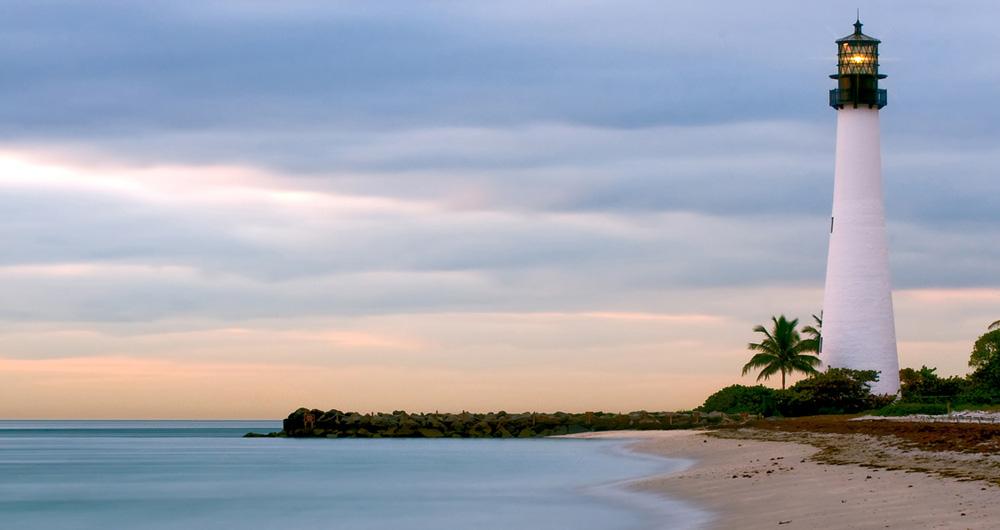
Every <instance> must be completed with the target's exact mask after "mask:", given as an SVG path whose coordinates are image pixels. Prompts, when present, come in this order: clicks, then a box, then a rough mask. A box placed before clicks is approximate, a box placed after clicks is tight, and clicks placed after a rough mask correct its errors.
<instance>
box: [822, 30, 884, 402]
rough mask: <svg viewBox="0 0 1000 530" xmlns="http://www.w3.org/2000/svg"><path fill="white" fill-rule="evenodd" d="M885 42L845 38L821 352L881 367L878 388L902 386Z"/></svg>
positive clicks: (831, 361) (844, 363) (833, 100)
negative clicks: (892, 268) (884, 124)
mask: <svg viewBox="0 0 1000 530" xmlns="http://www.w3.org/2000/svg"><path fill="white" fill-rule="evenodd" d="M880 42H881V41H879V40H878V39H875V38H873V37H869V36H868V35H865V34H864V33H862V32H861V21H860V20H858V21H857V22H855V23H854V33H852V34H850V35H848V36H846V37H844V38H842V39H838V40H837V73H836V74H834V75H831V76H830V77H831V78H833V79H836V80H837V88H835V89H833V90H831V91H830V106H831V107H833V108H834V109H835V110H836V111H837V154H836V162H835V164H836V165H835V168H834V180H833V214H832V215H831V217H830V248H829V253H828V254H827V264H826V288H825V290H824V293H823V335H822V337H823V338H822V342H821V359H823V361H824V362H825V363H826V365H827V366H829V367H836V368H852V369H855V370H877V371H878V372H879V381H878V382H877V383H875V384H874V385H873V386H872V392H873V393H876V394H896V393H897V392H898V391H899V357H898V354H897V352H896V329H895V322H894V318H893V311H892V286H891V282H890V277H889V248H888V241H887V237H886V229H885V206H884V203H883V200H882V154H881V147H880V145H879V110H880V109H882V107H885V105H886V91H885V90H884V89H881V88H879V87H878V82H879V80H880V79H884V78H885V77H886V76H885V75H883V74H880V73H879V71H878V45H879V43H880Z"/></svg>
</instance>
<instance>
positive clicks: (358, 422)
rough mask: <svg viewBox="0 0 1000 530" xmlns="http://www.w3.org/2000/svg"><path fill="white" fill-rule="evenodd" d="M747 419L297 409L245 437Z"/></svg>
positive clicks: (484, 434)
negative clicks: (275, 425) (276, 427)
mask: <svg viewBox="0 0 1000 530" xmlns="http://www.w3.org/2000/svg"><path fill="white" fill-rule="evenodd" d="M747 419H748V418H747V416H746V415H726V414H723V413H721V412H710V413H703V412H697V411H696V412H646V411H637V412H630V413H628V414H618V413H606V412H585V413H579V414H571V413H566V412H555V413H551V414H543V413H537V412H523V413H518V414H508V413H507V412H504V411H500V412H490V413H486V414H474V413H470V412H462V413H460V414H452V413H433V414H410V413H407V412H405V411H401V410H397V411H394V412H392V413H382V412H380V413H373V414H361V413H358V412H341V411H339V410H335V409H334V410H328V411H322V410H319V409H307V408H300V409H298V410H296V411H295V412H293V413H291V414H289V415H288V418H286V419H285V420H284V422H283V429H282V431H281V432H276V433H269V434H256V433H248V434H247V436H248V437H257V436H267V437H295V438H534V437H540V436H557V435H562V434H577V433H583V432H595V431H617V430H626V429H627V430H664V429H689V428H692V427H698V426H704V425H715V424H720V423H736V422H742V421H746V420H747Z"/></svg>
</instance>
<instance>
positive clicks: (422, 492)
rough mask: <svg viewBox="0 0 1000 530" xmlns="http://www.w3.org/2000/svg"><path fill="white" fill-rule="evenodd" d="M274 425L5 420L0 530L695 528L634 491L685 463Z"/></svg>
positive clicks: (678, 512) (592, 446) (607, 449)
mask: <svg viewBox="0 0 1000 530" xmlns="http://www.w3.org/2000/svg"><path fill="white" fill-rule="evenodd" d="M273 430H280V423H279V422H246V421H0V528H3V529H7V530H12V529H98V528H100V529H131V528H136V529H167V528H169V529H177V528H184V529H215V528H219V529H222V528H239V529H265V528H267V529H273V528H303V527H310V528H332V529H351V530H353V529H359V530H383V529H416V530H423V529H452V528H454V529H462V530H480V529H482V530H494V529H496V530H500V529H504V530H510V529H517V530H533V529H545V530H548V529H553V530H555V529H559V530H566V529H574V530H589V529H594V530H597V529H601V530H619V529H621V530H626V529H637V530H638V529H654V528H670V529H685V528H697V527H699V526H701V525H702V524H704V523H705V522H706V520H707V519H706V514H704V513H703V512H700V511H698V510H696V509H694V508H693V507H691V506H689V505H686V504H684V503H682V502H678V501H672V500H670V499H663V498H660V497H655V498H654V497H651V496H647V495H645V494H641V493H629V492H627V491H626V489H625V488H623V487H622V483H623V482H624V481H628V480H629V479H634V478H637V477H642V476H647V475H651V474H657V473H664V472H669V471H672V470H677V469H680V468H682V467H684V466H686V465H688V462H685V461H680V460H668V459H662V458H655V457H647V456H642V455H636V454H633V453H630V452H628V451H626V450H625V449H624V445H625V442H622V441H610V440H573V439H529V440H493V439H473V440H458V439H435V440H426V439H337V440H326V439H318V440H317V439H309V440H295V439H280V438H242V437H241V436H242V435H243V434H244V433H246V432H247V431H257V432H267V431H273Z"/></svg>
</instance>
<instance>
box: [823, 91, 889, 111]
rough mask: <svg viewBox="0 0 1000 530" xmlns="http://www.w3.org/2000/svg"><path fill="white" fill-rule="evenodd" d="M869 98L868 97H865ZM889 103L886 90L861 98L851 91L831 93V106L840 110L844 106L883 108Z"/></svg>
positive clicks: (870, 93)
mask: <svg viewBox="0 0 1000 530" xmlns="http://www.w3.org/2000/svg"><path fill="white" fill-rule="evenodd" d="M865 96H867V97H865ZM888 103H889V93H888V92H887V91H886V89H884V88H879V89H876V90H875V91H874V92H873V93H872V92H869V93H867V94H865V95H863V96H861V97H858V96H856V95H855V94H852V93H851V91H847V90H840V89H837V88H835V89H833V90H831V91H830V106H831V107H833V108H835V109H839V108H841V107H843V106H844V105H855V104H857V105H874V106H875V107H878V108H882V107H884V106H886V105H887V104H888Z"/></svg>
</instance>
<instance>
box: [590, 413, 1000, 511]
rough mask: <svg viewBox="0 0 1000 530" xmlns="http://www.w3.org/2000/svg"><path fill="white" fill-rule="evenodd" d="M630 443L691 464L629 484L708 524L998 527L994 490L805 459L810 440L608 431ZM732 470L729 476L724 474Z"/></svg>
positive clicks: (998, 499) (998, 492)
mask: <svg viewBox="0 0 1000 530" xmlns="http://www.w3.org/2000/svg"><path fill="white" fill-rule="evenodd" d="M576 437H580V438H629V439H635V440H636V443H635V445H634V446H633V448H634V449H635V450H637V451H641V452H646V453H651V454H656V455H661V456H665V457H677V458H690V459H694V460H696V461H697V462H698V463H697V464H696V465H695V466H693V467H691V468H689V469H686V470H685V471H682V472H679V473H675V474H671V475H663V476H656V477H652V478H649V479H643V480H640V481H637V482H636V483H635V484H634V487H636V488H637V489H640V490H643V491H651V492H657V493H662V494H666V495H670V496H671V497H674V498H681V499H685V500H688V501H690V502H692V503H694V504H695V505H697V506H698V507H700V508H703V509H705V510H707V511H709V512H712V513H714V514H715V517H714V519H713V521H712V525H711V527H712V528H725V529H730V528H906V529H909V528H983V529H986V528H1000V488H997V486H995V485H992V484H990V483H987V482H982V481H959V480H955V479H949V478H942V477H940V476H937V475H928V474H924V473H920V472H907V471H886V470H878V469H870V468H865V467H861V466H857V465H827V464H820V463H815V462H812V461H810V460H809V457H810V456H811V455H813V454H814V453H816V452H817V449H816V448H815V447H812V446H808V445H802V444H796V443H790V442H767V441H752V440H734V439H719V438H713V437H711V436H706V435H705V434H703V433H701V432H699V431H617V432H604V433H588V434H584V435H577V436H576ZM733 477H736V478H733Z"/></svg>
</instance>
